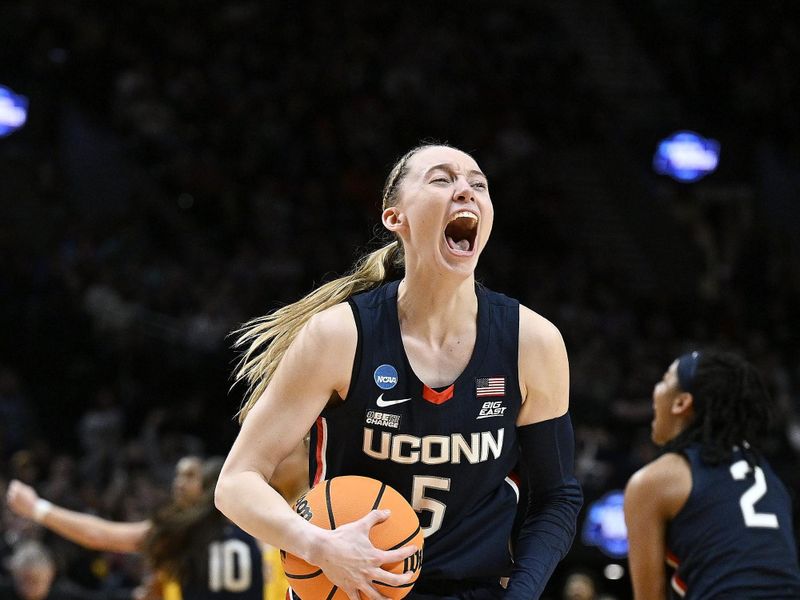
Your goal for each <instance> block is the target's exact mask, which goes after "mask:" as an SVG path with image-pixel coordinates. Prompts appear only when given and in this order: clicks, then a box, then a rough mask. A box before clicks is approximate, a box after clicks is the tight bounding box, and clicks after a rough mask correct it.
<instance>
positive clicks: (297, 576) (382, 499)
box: [281, 475, 423, 600]
mask: <svg viewBox="0 0 800 600" xmlns="http://www.w3.org/2000/svg"><path fill="white" fill-rule="evenodd" d="M294 508H295V510H296V511H297V513H298V514H299V515H301V516H302V517H303V518H305V519H306V520H307V521H309V522H311V523H313V524H314V525H316V526H317V527H323V528H324V529H336V528H337V527H339V526H341V525H344V524H345V523H351V522H353V521H357V520H358V519H360V518H361V517H363V516H364V515H366V514H367V513H368V512H369V511H371V510H376V509H389V510H390V511H391V516H390V517H389V518H388V519H387V520H385V521H384V522H383V523H378V524H377V525H375V526H374V527H373V528H372V529H371V530H370V533H369V539H370V541H371V542H372V544H373V545H374V546H375V547H376V548H380V549H381V550H394V549H396V548H402V547H403V546H408V545H409V544H414V545H415V546H416V547H417V548H418V550H417V552H415V553H414V554H413V555H412V556H410V557H409V558H406V559H405V560H402V561H398V562H396V563H390V564H385V565H383V568H384V569H385V570H387V571H391V572H393V573H405V572H407V571H413V573H414V578H413V579H412V580H411V582H410V583H408V584H406V585H405V586H402V587H394V586H390V585H388V584H380V583H376V584H374V585H375V587H376V588H377V589H378V591H380V593H381V594H383V595H384V596H386V597H388V598H394V599H398V598H402V597H403V596H405V595H406V594H408V593H409V592H410V591H411V588H412V587H413V585H414V582H416V580H417V578H418V577H419V574H420V570H421V566H422V543H423V535H422V530H421V529H420V526H419V519H418V518H417V513H416V512H414V509H413V508H411V505H410V504H409V503H408V502H406V499H405V498H403V497H402V496H401V495H400V494H399V493H398V492H397V491H396V490H395V489H394V488H391V487H389V486H388V485H386V484H385V483H382V482H380V481H378V480H377V479H371V478H369V477H359V476H357V475H345V476H342V477H334V478H333V479H329V480H327V481H320V482H319V483H318V484H317V485H315V486H314V487H313V488H312V489H311V490H309V491H308V492H307V493H306V494H305V495H304V496H302V497H301V498H300V499H299V500H298V501H297V503H296V504H295V506H294ZM281 563H282V564H283V570H284V572H285V573H286V578H287V579H288V580H289V585H290V586H291V588H292V590H293V591H294V592H295V594H296V595H297V596H299V597H300V599H301V600H347V595H346V594H345V593H344V592H342V591H341V590H340V589H338V588H337V587H336V586H334V585H333V584H332V583H331V582H330V580H329V579H328V578H327V577H325V575H324V574H323V573H322V570H321V569H320V568H319V567H316V566H314V565H310V564H309V563H307V562H306V561H304V560H303V559H302V558H299V557H297V556H294V555H293V554H289V553H286V552H281ZM361 598H362V599H364V600H366V597H365V596H364V594H361Z"/></svg>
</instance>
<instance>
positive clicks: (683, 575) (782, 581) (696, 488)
mask: <svg viewBox="0 0 800 600" xmlns="http://www.w3.org/2000/svg"><path fill="white" fill-rule="evenodd" d="M683 454H684V455H685V456H686V458H687V459H688V461H689V464H690V466H691V470H692V491H691V493H690V494H689V499H688V500H687V501H686V505H685V506H684V507H683V508H682V509H681V511H680V512H679V513H678V515H677V516H676V517H675V518H674V519H673V520H672V522H671V523H670V525H669V528H668V531H667V549H668V552H667V563H668V564H670V566H672V567H674V568H675V573H674V575H673V577H672V582H671V583H672V590H673V593H674V596H673V597H678V598H687V599H689V598H702V599H706V598H785V599H788V598H800V570H799V569H798V564H797V549H796V546H795V542H794V537H793V533H792V532H793V530H792V514H791V500H790V498H789V495H788V493H787V491H786V488H785V487H784V486H783V484H782V483H781V481H780V479H778V477H777V476H776V475H775V473H774V472H773V471H772V468H771V467H770V466H769V464H768V463H767V461H766V460H764V459H761V460H760V461H759V465H758V467H757V468H756V469H755V470H753V469H751V468H750V466H749V465H748V463H747V461H746V460H745V459H744V457H743V456H742V453H741V452H740V451H738V450H737V451H736V452H734V454H733V458H732V459H731V461H730V462H723V463H721V464H719V465H717V466H710V465H708V464H706V463H704V462H703V461H702V460H701V458H700V448H699V446H696V445H693V446H690V447H689V448H687V449H685V450H684V451H683Z"/></svg>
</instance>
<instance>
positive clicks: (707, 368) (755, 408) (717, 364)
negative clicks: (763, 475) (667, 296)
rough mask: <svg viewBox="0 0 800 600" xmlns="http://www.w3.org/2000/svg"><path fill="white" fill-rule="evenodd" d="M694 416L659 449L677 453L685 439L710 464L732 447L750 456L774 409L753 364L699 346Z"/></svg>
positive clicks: (723, 457) (728, 454)
mask: <svg viewBox="0 0 800 600" xmlns="http://www.w3.org/2000/svg"><path fill="white" fill-rule="evenodd" d="M692 396H693V399H694V411H695V419H694V420H693V421H692V423H691V424H690V425H689V427H687V428H686V429H685V430H684V431H683V432H681V433H680V435H678V436H677V437H676V438H675V439H673V440H672V441H670V442H669V443H668V444H667V445H666V447H665V450H666V451H669V452H678V451H680V450H682V449H683V448H686V447H687V446H688V445H689V444H693V443H699V444H700V445H701V446H702V450H701V453H700V455H701V457H702V459H703V460H704V461H705V462H707V463H709V464H712V465H716V464H719V463H720V462H722V461H725V460H728V459H730V457H731V454H732V452H733V448H734V446H739V447H741V448H742V449H743V450H744V451H745V455H746V456H747V459H748V461H750V462H753V461H755V456H754V455H753V454H752V453H750V452H749V450H750V448H758V446H759V441H760V440H761V439H762V436H764V434H765V433H767V431H768V430H769V427H770V425H771V422H772V418H773V413H774V408H773V401H772V399H771V397H770V394H769V393H768V392H767V388H766V386H765V385H764V382H763V381H762V379H761V376H760V375H759V374H758V371H756V369H755V367H753V365H751V364H750V363H748V362H747V361H745V360H744V359H742V358H740V357H739V356H737V355H735V354H731V353H728V352H718V351H702V352H701V355H700V360H699V362H698V365H697V372H696V374H695V378H694V390H693V392H692Z"/></svg>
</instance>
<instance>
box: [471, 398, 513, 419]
mask: <svg viewBox="0 0 800 600" xmlns="http://www.w3.org/2000/svg"><path fill="white" fill-rule="evenodd" d="M505 412H506V407H505V406H503V401H502V400H490V401H488V402H484V403H483V406H481V410H480V412H479V413H478V416H477V417H475V418H476V419H490V418H491V417H502V416H503V415H504V414H505Z"/></svg>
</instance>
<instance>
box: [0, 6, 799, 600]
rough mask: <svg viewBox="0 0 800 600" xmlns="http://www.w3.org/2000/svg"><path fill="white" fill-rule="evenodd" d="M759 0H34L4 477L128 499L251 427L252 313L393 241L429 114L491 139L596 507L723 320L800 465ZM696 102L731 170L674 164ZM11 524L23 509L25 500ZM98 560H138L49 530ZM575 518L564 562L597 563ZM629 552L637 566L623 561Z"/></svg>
mask: <svg viewBox="0 0 800 600" xmlns="http://www.w3.org/2000/svg"><path fill="white" fill-rule="evenodd" d="M797 12H798V8H797V4H796V3H793V2H789V1H786V2H780V1H773V0H763V1H761V2H758V3H753V2H720V1H703V2H701V1H699V0H674V1H672V2H665V1H663V0H641V1H634V0H596V1H594V0H593V1H589V0H586V1H581V0H532V1H520V0H514V1H505V2H497V1H492V2H489V1H474V2H463V3H459V4H453V3H445V2H431V1H428V2H396V3H395V2H383V1H381V2H378V1H376V2H354V1H350V0H343V1H340V2H326V1H318V0H314V1H309V2H303V3H296V5H295V4H291V5H290V4H289V3H278V2H262V1H258V0H238V1H234V0H217V1H215V2H210V1H196V2H181V1H178V0H159V1H147V0H129V1H128V2H125V3H122V2H104V3H102V2H89V1H78V0H60V1H55V0H38V1H34V0H29V1H24V2H23V1H11V2H4V3H3V4H2V5H0V52H1V53H0V85H5V86H8V87H10V88H11V89H13V90H14V91H15V92H17V93H20V94H23V95H25V96H27V97H28V99H29V101H30V115H29V121H28V123H27V125H26V126H25V127H24V128H23V129H22V130H20V131H18V132H16V133H14V134H12V135H10V136H9V137H7V138H3V139H0V260H1V261H2V262H1V263H0V266H1V267H2V268H1V269H0V330H2V335H1V336H0V451H2V475H3V478H4V479H5V480H6V481H7V480H8V479H9V478H11V477H21V478H23V479H25V480H27V481H29V482H31V483H33V484H35V485H36V486H37V488H38V489H39V490H40V491H41V492H42V493H43V495H45V497H48V498H50V499H52V500H54V501H56V502H59V503H62V504H66V505H68V506H72V507H74V508H80V509H82V510H87V509H88V510H93V511H95V512H98V513H99V514H103V515H105V516H109V517H112V518H118V519H135V518H141V517H142V516H144V515H146V514H148V511H149V510H150V509H151V508H152V506H154V505H155V504H157V503H158V502H159V501H162V500H163V499H164V496H165V494H166V493H167V488H166V483H167V482H168V481H169V478H170V476H171V468H172V466H173V465H174V461H175V460H176V459H177V457H179V456H181V455H182V454H184V453H186V452H189V451H202V452H205V453H220V454H224V453H225V452H226V451H227V449H228V448H229V446H230V444H231V442H232V440H233V437H234V436H235V434H236V431H237V425H236V424H235V422H234V420H233V418H232V415H233V414H234V413H235V411H236V409H237V407H238V405H239V402H240V400H241V390H238V389H230V386H231V379H230V373H231V371H232V366H233V363H234V361H235V358H236V357H235V354H234V353H233V352H232V351H231V350H230V344H231V341H232V340H231V338H229V337H226V336H227V335H228V333H229V332H230V331H231V330H233V329H235V328H236V327H237V326H238V325H240V324H241V323H243V322H244V321H246V320H247V319H249V318H251V317H254V316H257V315H261V314H264V313H265V312H267V311H269V310H271V309H274V308H276V307H278V306H280V305H282V304H285V303H288V302H291V301H293V300H296V299H297V298H299V297H300V296H301V295H302V294H304V293H306V292H308V291H310V290H311V289H312V287H313V286H315V285H317V284H319V283H320V282H322V281H325V280H328V279H330V278H332V277H334V276H336V275H338V274H341V273H343V272H344V271H346V270H347V269H348V268H349V267H350V265H351V264H352V262H353V261H354V260H355V259H356V258H357V257H358V256H359V255H360V254H361V253H362V252H363V251H365V250H367V249H370V248H372V247H374V246H375V245H376V244H378V243H379V239H378V235H377V234H378V228H377V227H376V225H377V224H378V223H379V211H380V205H379V202H380V188H381V185H382V182H383V178H384V177H385V176H386V174H387V173H388V170H389V169H390V167H391V165H392V163H393V162H394V160H395V159H396V158H398V157H399V156H400V155H401V154H402V153H404V152H405V151H406V150H407V149H409V148H411V147H412V146H414V145H416V144H417V143H419V142H420V141H421V140H439V141H446V142H449V143H451V144H453V145H455V146H458V147H460V148H462V149H464V150H467V151H469V152H472V153H473V155H474V156H475V158H476V159H477V161H478V163H479V164H480V165H481V167H482V169H483V170H484V171H485V172H486V173H487V174H488V176H489V178H490V181H491V186H492V199H493V201H494V203H495V210H496V223H495V227H494V233H493V237H492V240H491V242H490V244H489V246H488V247H487V250H486V251H485V253H484V255H483V257H482V259H481V265H480V268H479V278H480V280H481V281H483V282H484V283H486V284H487V285H488V286H489V287H492V288H494V289H497V290H499V291H503V292H505V293H507V294H509V295H512V296H515V297H518V298H519V299H520V300H521V301H522V302H523V303H525V304H526V305H528V306H529V307H531V308H533V309H534V310H536V311H537V312H539V313H541V314H543V315H544V316H545V317H547V318H548V319H550V320H551V321H553V322H554V323H555V324H556V325H557V326H558V327H559V328H560V330H561V331H562V333H563V335H564V337H565V340H566V343H567V348H568V351H569V354H570V363H571V372H572V396H571V403H572V415H573V419H574V422H575V424H576V432H577V445H578V462H577V464H578V472H579V476H580V478H581V480H582V483H583V485H584V488H585V492H586V496H587V503H588V502H589V501H592V500H594V499H596V498H598V497H600V496H602V495H603V494H604V493H606V492H608V491H610V490H613V489H620V488H621V487H623V486H624V483H625V481H626V480H627V478H628V477H629V476H630V474H631V473H632V472H633V471H635V470H636V469H637V468H638V467H640V466H641V465H642V464H644V463H645V462H647V461H648V460H650V459H651V458H653V457H654V456H655V452H656V450H655V448H654V447H653V446H652V445H651V443H650V441H649V423H650V419H651V400H650V394H651V390H652V386H653V384H654V383H655V382H656V381H657V380H658V379H659V378H660V376H661V373H662V372H663V370H664V369H665V368H666V367H667V365H668V364H669V362H670V361H671V359H672V358H673V357H674V356H676V355H677V354H679V353H680V352H682V351H684V350H686V349H688V348H692V347H695V346H697V345H701V346H702V345H714V346H718V347H723V348H728V349H733V350H737V351H740V352H742V353H743V354H744V355H745V356H746V357H747V358H748V359H750V360H751V361H753V362H754V363H756V364H757V365H758V367H759V368H760V369H761V370H762V373H763V374H764V376H765V378H766V380H767V381H768V383H769V386H770V388H771V390H772V392H773V394H774V396H775V398H776V399H777V403H778V405H779V412H780V417H781V418H780V420H779V422H780V426H779V427H778V428H776V430H775V432H774V435H773V436H772V438H771V441H770V444H769V447H768V448H767V450H768V452H769V453H770V456H771V457H772V459H773V461H774V463H775V466H776V468H777V469H778V471H779V472H780V473H781V474H782V476H783V478H784V480H785V481H786V482H787V484H788V485H789V487H790V489H792V490H793V491H794V492H795V493H797V492H798V490H800V473H799V472H798V471H799V470H798V468H797V464H798V458H799V456H798V455H799V454H800V354H799V353H798V345H800V323H799V321H800V316H798V315H800V313H799V312H798V310H797V307H798V304H799V303H800V262H799V261H798V253H799V251H800V248H799V247H798V246H799V245H800V242H799V240H800V208H798V206H797V202H798V193H799V192H800V168H799V167H800V111H798V109H797V107H798V105H799V104H800V69H798V68H797V65H798V64H799V63H800V18H798V14H797ZM681 129H691V130H695V131H698V132H699V133H701V134H702V135H704V136H707V137H710V138H714V139H716V140H718V141H719V142H720V144H721V148H722V150H721V162H720V166H719V169H718V171H717V172H716V173H714V174H712V175H710V176H709V177H707V178H706V179H704V180H702V181H701V182H698V183H695V184H680V183H677V182H674V181H672V180H671V179H667V178H665V177H663V176H659V175H655V174H654V173H653V171H652V169H651V161H652V156H653V152H654V150H655V148H656V145H657V143H658V141H659V140H660V139H661V138H663V137H665V136H666V135H669V134H671V133H673V132H674V131H676V130H681ZM4 523H5V527H4V544H5V546H6V547H8V546H10V545H13V543H14V542H15V540H16V539H17V537H19V535H22V534H20V527H21V526H20V524H19V523H15V522H14V520H13V519H11V517H10V516H9V515H6V516H5V520H4ZM50 543H52V544H53V545H54V546H55V547H56V549H57V550H58V552H59V556H60V560H61V565H62V567H63V571H64V572H65V573H66V574H67V575H69V576H70V577H72V578H73V579H76V580H79V581H80V582H81V583H83V584H84V585H87V586H90V587H100V588H105V589H116V588H118V587H124V586H131V585H133V584H134V583H135V582H136V579H137V577H138V576H139V574H140V568H141V565H140V564H138V563H137V562H136V561H135V560H133V559H124V560H123V559H121V558H119V557H116V556H113V555H96V554H89V553H85V552H80V551H78V550H77V549H75V548H74V547H73V546H71V545H69V544H65V543H62V542H59V541H58V540H55V539H51V540H50ZM611 562H615V561H612V560H611V559H609V558H607V557H605V556H603V555H602V554H601V553H600V552H599V551H597V550H596V549H595V548H591V547H587V546H585V545H583V544H582V543H581V541H580V539H579V538H578V539H577V540H576V542H575V545H574V548H573V550H572V552H571V553H570V555H569V556H568V557H567V559H566V560H565V561H564V563H563V564H562V566H561V567H560V568H559V570H558V571H557V573H556V575H555V576H554V578H553V580H552V584H551V586H550V588H549V590H548V593H549V594H550V596H549V597H551V598H559V597H561V592H560V589H561V586H562V583H563V580H564V577H565V576H566V575H567V573H568V572H570V571H571V570H573V569H585V570H587V571H589V572H590V573H592V575H593V576H595V577H596V578H597V581H598V584H599V586H600V589H601V590H602V591H603V592H604V593H606V594H608V596H607V597H609V598H619V599H622V598H628V597H629V591H628V587H629V582H628V581H627V577H623V579H621V580H610V579H606V578H605V577H604V576H603V569H604V567H605V566H606V565H607V564H609V563H611ZM616 562H618V563H619V564H622V565H623V566H625V563H624V561H622V562H619V561H616Z"/></svg>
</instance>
